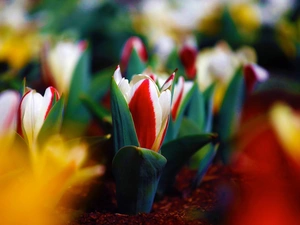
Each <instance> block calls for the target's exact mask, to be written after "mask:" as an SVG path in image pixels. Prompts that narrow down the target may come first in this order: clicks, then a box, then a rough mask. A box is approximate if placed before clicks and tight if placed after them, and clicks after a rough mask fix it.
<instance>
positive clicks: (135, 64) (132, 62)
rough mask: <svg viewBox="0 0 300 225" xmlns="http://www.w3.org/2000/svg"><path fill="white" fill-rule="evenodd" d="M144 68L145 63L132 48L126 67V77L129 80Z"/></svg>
mask: <svg viewBox="0 0 300 225" xmlns="http://www.w3.org/2000/svg"><path fill="white" fill-rule="evenodd" d="M122 69H123V68H122ZM145 69H146V65H145V63H144V62H143V61H142V60H141V59H140V57H139V55H138V53H137V51H136V50H135V49H134V48H133V49H132V52H131V55H130V59H129V62H128V65H127V68H126V79H128V80H131V79H132V76H133V75H135V74H140V73H142V72H143V71H144V70H145Z"/></svg>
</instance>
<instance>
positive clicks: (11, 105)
mask: <svg viewBox="0 0 300 225" xmlns="http://www.w3.org/2000/svg"><path fill="white" fill-rule="evenodd" d="M19 102H20V95H19V93H17V92H16V91H12V90H7V91H3V92H2V93H1V94H0V140H1V145H2V147H3V145H6V144H8V143H10V141H11V138H12V137H13V133H14V132H15V131H16V125H17V112H18V107H19Z"/></svg>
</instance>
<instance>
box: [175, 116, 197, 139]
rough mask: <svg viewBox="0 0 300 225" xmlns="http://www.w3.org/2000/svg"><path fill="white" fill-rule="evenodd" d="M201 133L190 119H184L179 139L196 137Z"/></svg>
mask: <svg viewBox="0 0 300 225" xmlns="http://www.w3.org/2000/svg"><path fill="white" fill-rule="evenodd" d="M201 133H203V130H202V129H201V128H200V127H199V126H198V124H196V123H195V122H194V121H192V120H191V119H189V118H187V117H184V118H183V119H182V122H181V126H180V130H179V134H178V136H179V137H184V136H189V135H196V134H201Z"/></svg>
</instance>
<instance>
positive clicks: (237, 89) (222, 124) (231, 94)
mask: <svg viewBox="0 0 300 225" xmlns="http://www.w3.org/2000/svg"><path fill="white" fill-rule="evenodd" d="M244 96H245V82H244V76H243V72H242V68H239V69H238V70H237V72H236V73H235V75H234V76H233V78H232V80H231V81H230V83H229V85H228V88H227V90H226V93H225V95H224V99H223V102H222V104H221V107H220V111H219V115H218V125H217V132H218V134H219V135H220V141H221V146H220V149H221V150H220V151H221V154H222V157H223V160H224V162H227V160H228V159H229V156H230V150H229V148H227V147H226V148H223V146H224V145H226V144H227V142H228V141H229V140H230V138H231V137H232V135H233V134H234V132H235V131H236V128H237V126H238V123H239V119H240V113H241V108H242V105H243V101H244ZM223 149H224V150H225V149H226V151H223Z"/></svg>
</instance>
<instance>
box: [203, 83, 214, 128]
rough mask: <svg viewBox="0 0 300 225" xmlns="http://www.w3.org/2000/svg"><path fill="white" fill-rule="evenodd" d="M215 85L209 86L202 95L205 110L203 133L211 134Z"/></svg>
mask: <svg viewBox="0 0 300 225" xmlns="http://www.w3.org/2000/svg"><path fill="white" fill-rule="evenodd" d="M214 93H215V84H212V85H210V86H209V87H208V88H207V89H206V90H205V91H204V93H203V96H204V99H205V100H204V103H205V104H204V109H205V113H204V114H205V121H206V122H205V126H204V127H203V131H204V132H211V130H212V125H213V103H214Z"/></svg>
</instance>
